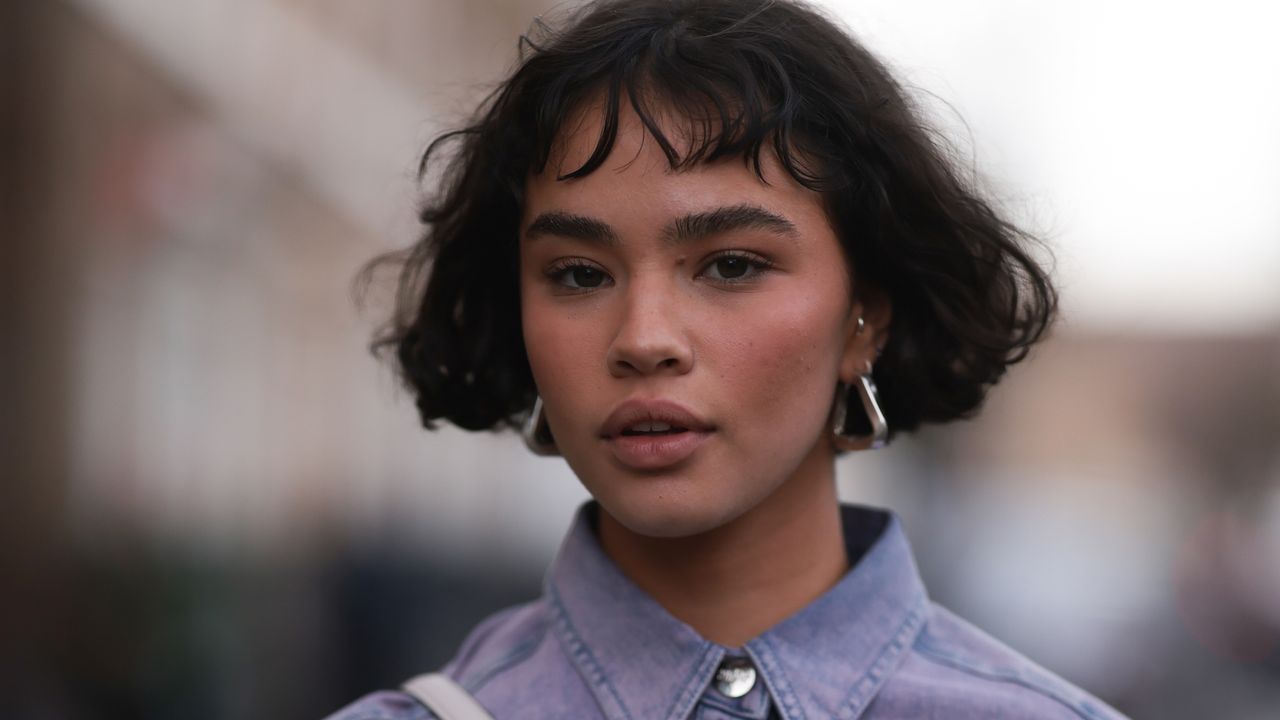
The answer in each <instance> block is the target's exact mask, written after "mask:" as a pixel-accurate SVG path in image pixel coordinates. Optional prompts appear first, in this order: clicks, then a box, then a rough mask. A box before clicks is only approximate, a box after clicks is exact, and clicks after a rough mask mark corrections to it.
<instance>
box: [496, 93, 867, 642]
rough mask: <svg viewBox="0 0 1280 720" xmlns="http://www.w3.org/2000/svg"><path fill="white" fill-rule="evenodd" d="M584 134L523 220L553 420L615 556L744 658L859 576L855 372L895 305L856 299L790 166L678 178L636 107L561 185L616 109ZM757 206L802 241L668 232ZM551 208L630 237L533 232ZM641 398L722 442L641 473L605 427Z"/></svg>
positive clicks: (536, 347) (577, 123)
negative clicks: (844, 447)
mask: <svg viewBox="0 0 1280 720" xmlns="http://www.w3.org/2000/svg"><path fill="white" fill-rule="evenodd" d="M623 106H624V108H625V107H626V104H625V103H624V105H623ZM565 127H566V128H568V129H569V130H570V131H569V132H567V133H564V134H563V135H562V137H561V138H560V139H559V141H558V143H557V145H556V147H555V149H554V151H553V153H552V156H551V162H550V163H549V165H548V167H547V169H546V170H545V171H544V172H543V173H541V174H538V175H534V176H531V177H530V178H529V180H528V182H527V183H526V195H525V206H524V211H523V219H522V226H521V227H522V237H521V249H520V282H521V308H522V321H523V328H524V340H525V346H526V348H527V350H528V354H529V362H530V366H531V369H532V371H533V376H534V380H535V382H536V384H537V386H538V391H539V394H540V395H541V396H542V399H543V404H544V411H545V413H546V418H547V422H548V424H549V425H550V427H551V430H552V432H553V434H554V435H555V438H556V444H557V446H558V447H559V449H560V452H561V453H562V454H563V455H564V457H565V459H566V460H567V461H568V463H569V465H570V467H571V468H572V469H573V471H574V472H575V473H576V474H577V476H578V478H579V479H580V480H581V482H582V483H583V485H584V486H585V487H586V488H587V490H588V491H589V492H590V493H591V494H592V496H593V497H595V498H596V499H597V500H598V501H599V503H600V506H601V508H602V510H603V512H602V513H601V517H600V539H601V543H602V545H603V547H604V550H605V552H606V553H607V554H608V555H609V556H610V557H611V558H612V559H613V560H614V562H616V563H617V564H618V566H619V567H620V568H621V569H622V571H623V572H624V573H626V574H627V575H628V577H630V578H631V579H632V580H633V581H635V582H636V583H637V584H638V585H639V586H640V587H641V588H642V589H644V590H645V591H646V592H648V593H649V594H650V595H652V596H653V597H654V598H655V599H656V600H657V601H658V602H659V603H661V604H662V605H663V606H664V607H665V608H666V609H667V610H668V611H670V612H671V613H672V614H673V615H675V616H676V617H678V618H680V619H681V620H683V621H685V622H686V623H688V624H690V625H691V626H692V627H694V628H695V629H696V630H698V631H699V632H700V633H701V634H702V635H703V636H704V637H706V638H707V639H709V640H712V641H715V642H719V643H721V644H724V645H726V646H729V647H738V646H741V645H742V644H744V643H745V642H746V641H747V640H749V639H751V638H752V637H755V636H756V635H758V634H759V633H761V632H763V631H764V630H767V629H768V628H769V627H771V626H772V625H774V624H776V623H777V622H778V621H780V620H782V619H785V618H786V617H787V616H789V615H791V614H793V613H794V612H796V611H798V610H799V609H801V608H802V607H804V606H805V605H806V604H808V603H809V602H810V601H812V600H813V599H814V598H816V597H817V596H818V595H820V594H821V593H822V592H824V591H825V590H826V589H828V588H829V587H831V586H832V585H833V584H835V583H836V582H837V581H838V580H839V578H840V577H841V576H842V575H843V574H844V573H845V572H846V571H847V570H848V559H847V558H846V556H845V551H844V548H843V544H842V540H841V528H840V523H839V514H838V500H837V497H836V491H835V483H834V450H833V448H832V446H831V444H830V440H829V439H828V434H829V414H830V410H831V405H832V402H833V400H834V390H835V386H836V381H837V379H841V380H843V381H844V382H846V383H848V382H852V381H853V380H854V379H855V378H856V377H857V375H858V374H859V373H860V372H861V371H863V370H864V369H865V368H866V367H867V363H868V362H869V361H871V360H872V359H873V358H874V357H875V347H876V346H877V345H878V344H880V345H882V344H883V337H884V331H885V329H886V328H887V326H888V319H889V309H888V307H887V306H886V304H885V303H883V302H879V301H873V299H872V298H870V297H864V296H862V295H865V294H862V293H855V288H853V287H852V284H851V277H850V273H849V267H848V264H847V261H846V258H845V255H844V253H843V251H842V250H841V248H840V246H839V243H838V241H837V239H836V237H835V235H834V231H833V230H832V228H831V225H830V223H829V222H828V220H827V216H826V214H825V212H824V210H823V206H822V202H821V198H820V196H819V195H818V194H816V193H814V192H812V191H810V190H808V189H806V188H804V187H803V186H801V185H799V184H798V183H796V182H795V181H794V180H792V179H791V178H790V177H789V176H788V175H787V174H786V173H785V171H784V170H783V169H782V168H781V167H780V166H779V165H778V163H777V161H776V158H774V157H773V156H772V155H769V154H762V161H763V162H764V177H765V180H766V181H767V183H766V182H762V181H761V180H760V179H759V178H758V177H757V176H756V175H755V174H754V172H753V171H752V170H751V169H749V168H748V167H747V166H745V165H744V164H743V162H742V160H741V159H740V158H733V159H728V160H725V161H721V162H717V163H715V164H710V165H708V164H698V165H696V166H694V167H692V168H689V169H686V170H681V171H673V170H671V169H670V167H669V165H668V162H667V160H666V158H665V157H664V156H663V155H662V153H661V152H660V150H659V149H658V146H657V144H656V143H655V142H654V141H653V139H652V138H650V137H648V136H647V135H646V134H645V132H644V130H643V128H642V126H641V125H640V123H639V120H638V118H636V117H635V115H634V114H632V113H630V112H626V111H624V113H623V115H622V118H621V127H620V130H619V135H618V139H617V143H616V145H615V146H614V148H613V151H612V153H611V154H610V156H609V158H608V159H607V161H606V162H605V164H604V165H603V166H602V167H601V168H600V169H598V170H596V171H595V172H594V173H592V174H590V175H588V176H586V177H585V178H578V179H573V180H565V181H557V180H556V179H555V177H556V175H558V174H561V173H564V172H569V171H571V170H573V169H576V168H577V167H578V166H579V165H581V163H582V162H583V161H584V160H585V159H586V158H587V157H588V156H589V155H590V153H591V150H592V149H593V147H594V144H595V141H596V138H597V137H598V133H599V127H600V116H599V112H598V110H596V109H595V108H594V107H592V106H588V107H587V108H586V109H584V110H582V111H581V112H580V113H579V114H578V117H577V118H576V119H574V120H571V121H570V122H568V123H566V124H565ZM744 205H746V206H752V207H756V208H762V209H765V210H767V211H769V212H770V213H772V214H774V215H777V216H779V217H782V218H784V219H786V220H787V221H789V222H790V224H791V225H792V226H793V228H794V229H793V231H790V232H784V231H780V230H777V229H771V228H758V227H757V228H744V229H736V230H733V231H730V232H725V233H718V234H712V235H707V236H702V237H698V238H696V239H694V240H692V241H689V242H687V243H681V244H672V243H670V242H668V241H667V240H666V238H665V237H664V234H663V229H664V228H667V227H669V226H670V225H671V223H672V221H673V220H674V219H676V218H678V217H681V216H684V215H687V214H691V213H702V212H707V211H711V210H715V209H717V208H722V207H736V206H744ZM545 213H569V214H573V215H577V216H584V217H587V218H591V219H592V220H595V221H598V222H600V223H604V224H606V225H607V226H608V227H609V229H610V230H611V231H612V233H613V235H614V236H615V238H616V240H615V243H614V245H613V246H606V245H604V244H602V243H597V242H592V241H589V240H584V239H581V238H577V237H572V236H570V235H571V233H560V232H545V231H541V232H535V233H532V234H531V233H529V232H528V230H529V226H530V224H531V223H532V222H533V220H534V219H535V218H537V217H539V216H541V215H543V214H545ZM725 251H733V252H735V253H737V254H739V255H740V256H742V255H745V256H747V260H737V261H734V260H729V261H725V260H724V258H723V253H724V252H725ZM758 259H765V260H767V261H768V263H769V265H770V267H768V268H762V267H760V266H758V265H754V262H755V261H756V260H758ZM566 262H570V263H576V264H578V265H585V266H587V267H589V268H591V269H590V270H581V269H579V270H574V269H573V268H572V267H565V263H566ZM744 263H745V272H744ZM733 275H739V277H737V278H733V279H732V280H730V279H729V278H731V277H732V276H733ZM575 286H578V287H575ZM859 315H862V316H863V317H864V318H865V320H866V322H867V327H866V328H865V329H864V330H863V331H862V332H858V331H857V317H858V316H859ZM632 398H643V399H656V398H667V399H671V400H674V401H676V402H678V403H680V404H681V405H684V406H685V407H686V408H689V409H690V410H692V411H693V412H694V413H695V414H697V415H698V416H700V417H701V418H703V419H705V420H708V421H709V422H710V423H711V424H712V425H713V426H714V428H715V429H714V431H713V432H712V433H711V435H710V437H709V438H708V439H707V441H706V442H704V443H703V444H702V445H701V446H700V447H699V448H698V450H697V451H695V452H694V453H693V455H691V456H690V457H688V458H686V459H685V460H684V461H682V462H680V463H678V464H676V465H672V466H669V467H665V468H661V469H658V470H646V471H638V470H635V469H632V468H629V467H628V466H625V465H623V464H621V463H619V462H618V461H617V459H616V458H615V457H614V456H613V453H612V452H611V451H610V449H609V447H608V445H607V443H606V441H605V440H604V439H602V438H601V428H602V426H603V424H604V423H605V420H606V418H607V417H608V416H609V414H610V413H611V412H612V411H613V410H614V409H615V408H616V407H617V406H618V405H619V404H621V403H622V402H624V401H625V400H628V399H632Z"/></svg>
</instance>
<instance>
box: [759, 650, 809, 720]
mask: <svg viewBox="0 0 1280 720" xmlns="http://www.w3.org/2000/svg"><path fill="white" fill-rule="evenodd" d="M753 642H755V647H754V648H753V647H751V643H748V645H747V652H749V653H750V654H751V655H752V656H753V657H754V658H755V661H756V663H758V664H759V665H760V668H761V670H763V671H764V683H765V687H767V688H769V689H770V690H771V691H772V694H773V695H774V697H775V698H776V699H777V700H779V701H780V704H781V707H779V708H778V714H779V715H781V716H782V717H783V718H785V719H786V720H805V718H806V717H807V716H806V715H805V712H804V708H803V707H801V706H800V700H799V698H797V697H796V693H795V691H794V690H792V689H791V681H790V679H788V678H787V675H786V673H785V672H784V671H783V669H782V664H781V663H779V662H778V661H777V655H776V652H775V651H774V649H773V643H772V642H770V641H769V639H768V638H767V637H765V636H763V635H761V636H759V637H758V638H756V640H755V641H753ZM775 681H776V683H777V684H775Z"/></svg>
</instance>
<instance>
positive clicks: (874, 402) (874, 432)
mask: <svg viewBox="0 0 1280 720" xmlns="http://www.w3.org/2000/svg"><path fill="white" fill-rule="evenodd" d="M854 385H855V387H856V388H857V390H858V398H859V399H860V400H861V401H862V410H863V412H864V413H866V425H864V426H863V427H864V428H866V429H867V430H868V432H865V433H856V434H855V433H850V432H849V422H848V421H849V417H848V415H849V411H848V407H849V403H848V396H849V388H848V386H846V385H845V384H844V383H843V382H840V383H837V384H836V402H835V407H834V408H833V409H832V411H831V441H832V442H833V443H834V444H835V446H836V447H837V448H839V449H841V450H867V449H873V450H874V449H876V448H882V447H884V446H885V444H886V443H887V442H888V441H889V423H888V421H887V420H885V417H884V412H883V411H882V410H880V393H879V392H878V391H877V390H876V381H875V380H874V379H872V377H871V363H867V371H866V372H865V373H863V374H861V375H859V376H858V380H857V382H856V383H854Z"/></svg>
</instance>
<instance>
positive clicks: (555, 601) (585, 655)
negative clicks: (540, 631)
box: [548, 588, 632, 720]
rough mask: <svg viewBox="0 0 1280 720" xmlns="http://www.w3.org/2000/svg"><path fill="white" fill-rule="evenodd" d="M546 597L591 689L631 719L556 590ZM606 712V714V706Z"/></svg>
mask: <svg viewBox="0 0 1280 720" xmlns="http://www.w3.org/2000/svg"><path fill="white" fill-rule="evenodd" d="M548 597H549V598H550V600H551V605H552V608H553V609H554V611H555V620H556V625H557V627H558V628H559V629H560V631H561V640H563V641H565V643H566V644H567V645H568V647H566V648H565V650H566V651H568V652H569V654H570V656H571V657H572V659H573V660H574V661H575V662H577V663H578V666H579V667H580V668H582V669H584V670H586V671H587V674H588V676H589V677H588V678H587V679H588V680H589V681H590V683H591V684H592V686H593V689H595V690H600V691H603V692H605V693H607V698H608V699H609V700H610V701H612V703H613V705H614V706H615V707H616V708H617V712H618V713H620V714H621V716H622V717H624V718H626V720H632V718H631V713H630V712H628V710H627V706H626V705H624V704H623V703H622V698H621V697H619V696H618V691H617V690H616V689H614V687H613V684H612V683H610V682H609V678H608V677H606V676H605V674H604V668H602V667H601V666H600V662H599V661H598V660H596V658H595V655H594V654H592V652H591V648H589V647H587V643H586V642H585V641H584V640H583V639H582V636H581V635H579V634H578V631H577V629H575V628H574V627H573V622H572V621H571V620H570V619H569V611H568V610H567V609H566V608H565V607H564V604H563V603H561V601H560V594H559V593H558V592H556V590H555V588H549V591H548ZM596 697H597V698H599V697H600V695H599V694H598V693H597V694H596ZM606 714H608V713H607V708H606Z"/></svg>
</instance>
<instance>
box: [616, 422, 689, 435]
mask: <svg viewBox="0 0 1280 720" xmlns="http://www.w3.org/2000/svg"><path fill="white" fill-rule="evenodd" d="M688 431H689V429H688V428H682V427H678V426H674V425H670V424H668V423H663V422H639V423H636V424H635V425H632V426H631V427H626V428H623V429H622V432H621V433H620V434H621V435H622V436H624V437H652V436H656V435H677V434H679V433H682V432H688Z"/></svg>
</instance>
